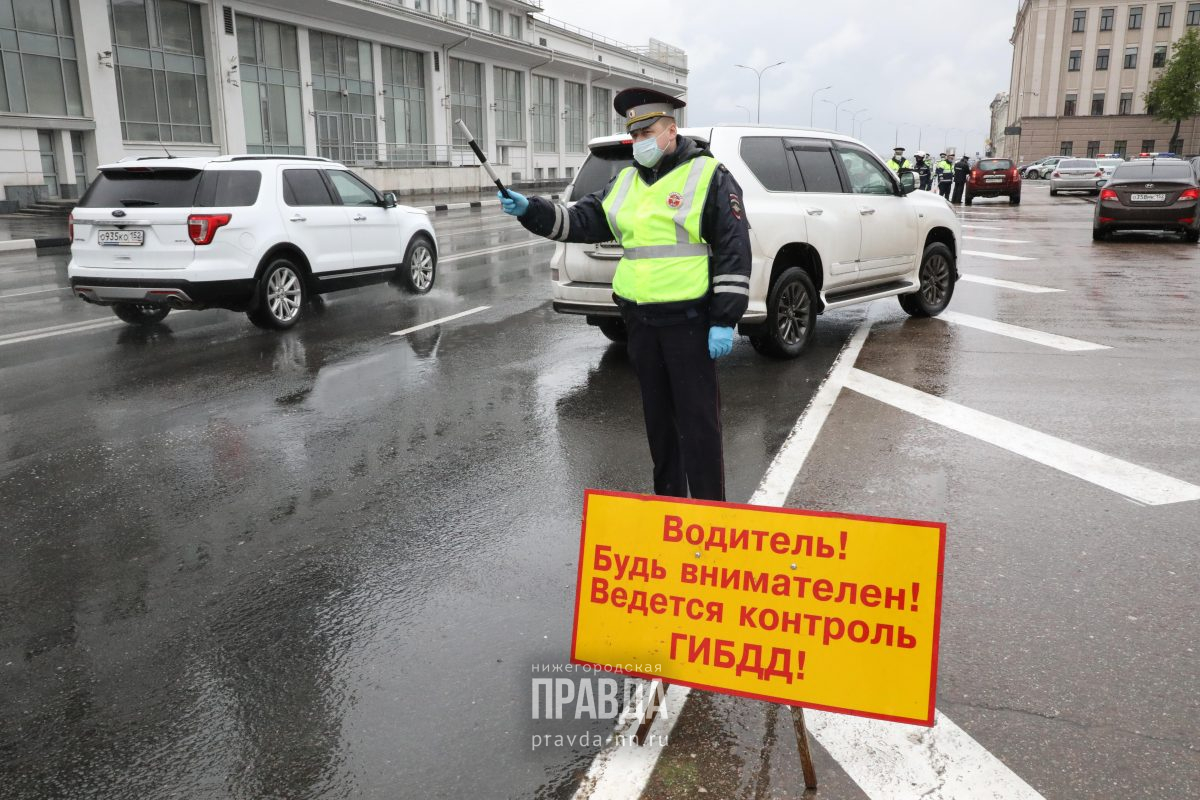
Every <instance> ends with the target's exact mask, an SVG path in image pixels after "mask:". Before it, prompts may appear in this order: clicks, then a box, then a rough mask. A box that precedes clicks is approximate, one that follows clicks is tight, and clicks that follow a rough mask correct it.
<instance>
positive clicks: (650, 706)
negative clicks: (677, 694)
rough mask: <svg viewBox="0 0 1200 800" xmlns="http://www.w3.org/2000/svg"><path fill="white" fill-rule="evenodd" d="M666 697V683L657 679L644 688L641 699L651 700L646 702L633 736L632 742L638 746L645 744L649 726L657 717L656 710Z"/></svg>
mask: <svg viewBox="0 0 1200 800" xmlns="http://www.w3.org/2000/svg"><path fill="white" fill-rule="evenodd" d="M666 696H667V683H666V681H663V680H658V679H655V680H652V681H650V685H649V686H647V687H646V689H645V694H644V695H643V697H646V698H653V699H647V700H646V702H645V704H644V705H645V711H644V712H643V713H642V719H641V720H640V721H639V722H638V727H637V731H636V732H635V733H634V734H633V741H634V742H635V743H636V744H637V745H638V746H641V745H644V744H645V743H646V736H647V735H648V734H649V733H650V726H651V725H653V724H654V718H655V717H657V716H658V710H659V708H661V707H662V704H663V700H664V699H665V698H666Z"/></svg>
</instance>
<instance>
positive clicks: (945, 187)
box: [938, 181, 953, 200]
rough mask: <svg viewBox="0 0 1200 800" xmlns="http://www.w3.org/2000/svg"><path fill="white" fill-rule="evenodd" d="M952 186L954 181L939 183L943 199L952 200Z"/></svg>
mask: <svg viewBox="0 0 1200 800" xmlns="http://www.w3.org/2000/svg"><path fill="white" fill-rule="evenodd" d="M952 184H953V182H952V181H938V191H939V192H941V194H942V197H944V198H946V199H947V200H949V199H950V186H951V185H952Z"/></svg>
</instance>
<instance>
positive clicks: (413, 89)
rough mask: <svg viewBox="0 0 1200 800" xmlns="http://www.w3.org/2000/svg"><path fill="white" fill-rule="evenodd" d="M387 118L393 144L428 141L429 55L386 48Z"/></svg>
mask: <svg viewBox="0 0 1200 800" xmlns="http://www.w3.org/2000/svg"><path fill="white" fill-rule="evenodd" d="M382 52H383V94H384V98H385V99H384V101H383V103H384V117H385V119H386V121H387V140H388V142H389V143H391V144H421V145H423V144H428V143H429V133H428V128H427V127H426V126H427V117H428V113H427V111H426V108H425V54H424V53H418V52H416V51H415V50H404V49H401V48H399V47H384V48H383V51H382Z"/></svg>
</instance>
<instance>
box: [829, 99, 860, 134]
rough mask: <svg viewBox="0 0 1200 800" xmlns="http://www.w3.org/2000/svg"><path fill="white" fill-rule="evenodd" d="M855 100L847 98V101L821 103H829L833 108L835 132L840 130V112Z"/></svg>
mask: <svg viewBox="0 0 1200 800" xmlns="http://www.w3.org/2000/svg"><path fill="white" fill-rule="evenodd" d="M853 99H854V98H853V97H847V98H846V99H845V100H839V101H838V102H836V103H835V102H833V101H832V100H822V101H821V102H822V103H829V105H831V106H833V129H834V130H835V131H836V130H837V129H838V111H840V110H841V108H842V106H844V105H846V103H849V102H850V101H851V100H853Z"/></svg>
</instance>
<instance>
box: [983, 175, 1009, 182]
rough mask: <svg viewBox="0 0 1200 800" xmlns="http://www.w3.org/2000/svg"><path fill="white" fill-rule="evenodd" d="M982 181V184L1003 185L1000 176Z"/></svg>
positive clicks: (1002, 179)
mask: <svg viewBox="0 0 1200 800" xmlns="http://www.w3.org/2000/svg"><path fill="white" fill-rule="evenodd" d="M983 181H984V183H1004V178H1003V177H1002V176H1001V177H996V178H984V179H983Z"/></svg>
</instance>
